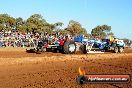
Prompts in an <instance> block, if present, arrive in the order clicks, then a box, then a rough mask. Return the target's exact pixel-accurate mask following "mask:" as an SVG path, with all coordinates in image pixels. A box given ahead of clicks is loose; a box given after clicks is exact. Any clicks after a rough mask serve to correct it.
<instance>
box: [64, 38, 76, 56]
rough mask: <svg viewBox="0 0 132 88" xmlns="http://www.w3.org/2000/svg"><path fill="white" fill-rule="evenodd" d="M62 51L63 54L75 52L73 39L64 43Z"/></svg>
mask: <svg viewBox="0 0 132 88" xmlns="http://www.w3.org/2000/svg"><path fill="white" fill-rule="evenodd" d="M63 51H64V53H65V54H73V53H75V52H76V44H75V42H74V41H71V40H68V41H66V42H65V43H64V46H63Z"/></svg>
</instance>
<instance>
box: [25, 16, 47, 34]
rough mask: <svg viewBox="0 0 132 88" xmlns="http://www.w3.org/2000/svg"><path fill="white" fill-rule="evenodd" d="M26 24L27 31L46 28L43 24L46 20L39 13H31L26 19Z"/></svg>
mask: <svg viewBox="0 0 132 88" xmlns="http://www.w3.org/2000/svg"><path fill="white" fill-rule="evenodd" d="M26 24H27V30H28V31H33V32H41V31H42V30H43V29H45V28H46V27H44V26H46V25H47V22H46V20H45V19H43V17H42V16H41V15H40V14H33V15H32V16H30V17H29V18H28V19H27V21H26Z"/></svg>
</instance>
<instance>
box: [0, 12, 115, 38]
mask: <svg viewBox="0 0 132 88" xmlns="http://www.w3.org/2000/svg"><path fill="white" fill-rule="evenodd" d="M63 25H64V23H63V22H56V23H49V22H47V21H46V19H44V18H43V16H42V15H41V14H33V15H31V16H30V17H29V18H27V19H26V20H23V18H21V17H18V18H14V17H12V16H10V15H8V14H0V31H10V30H12V29H15V30H17V31H19V32H33V33H35V32H38V33H42V32H47V33H52V32H53V31H55V32H61V33H62V34H71V35H80V34H81V35H85V36H86V37H88V38H95V37H98V38H100V39H102V38H106V37H108V36H109V35H112V36H114V33H113V32H112V30H111V26H109V25H106V24H104V25H98V26H96V27H95V28H93V29H92V31H91V33H89V32H87V30H86V29H85V28H84V27H82V25H81V24H80V23H79V22H77V21H74V20H70V21H69V24H68V25H67V27H66V28H62V26H63Z"/></svg>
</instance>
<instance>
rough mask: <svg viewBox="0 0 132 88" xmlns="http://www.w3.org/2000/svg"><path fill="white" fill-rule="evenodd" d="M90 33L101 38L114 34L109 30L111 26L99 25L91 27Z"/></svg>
mask: <svg viewBox="0 0 132 88" xmlns="http://www.w3.org/2000/svg"><path fill="white" fill-rule="evenodd" d="M91 35H92V36H94V37H98V38H100V39H102V38H106V37H107V36H109V35H114V34H113V33H112V32H111V26H108V25H102V26H100V25H99V26H97V27H95V28H94V29H92V31H91Z"/></svg>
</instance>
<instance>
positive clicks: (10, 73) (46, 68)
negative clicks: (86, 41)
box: [0, 49, 132, 88]
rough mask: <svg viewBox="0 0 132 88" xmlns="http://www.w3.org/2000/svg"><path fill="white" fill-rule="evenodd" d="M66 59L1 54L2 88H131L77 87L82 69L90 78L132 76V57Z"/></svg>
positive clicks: (127, 87)
mask: <svg viewBox="0 0 132 88" xmlns="http://www.w3.org/2000/svg"><path fill="white" fill-rule="evenodd" d="M126 51H129V53H123V54H113V53H109V54H89V55H82V54H80V55H64V54H60V53H42V54H35V53H26V52H25V51H24V50H10V51H9V50H6V49H3V50H2V49H1V50H0V88H132V82H130V83H129V84H84V85H78V84H77V83H76V77H77V76H78V74H79V73H78V68H79V66H82V67H85V70H86V73H87V74H130V75H131V76H132V53H131V51H132V50H131V49H129V50H128V49H127V50H126Z"/></svg>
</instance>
